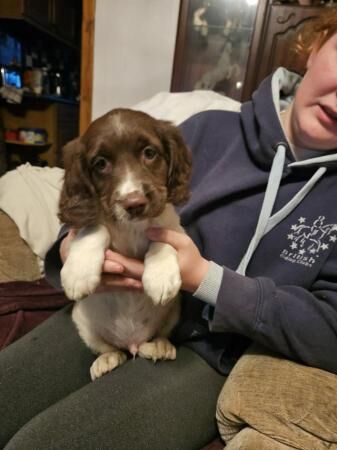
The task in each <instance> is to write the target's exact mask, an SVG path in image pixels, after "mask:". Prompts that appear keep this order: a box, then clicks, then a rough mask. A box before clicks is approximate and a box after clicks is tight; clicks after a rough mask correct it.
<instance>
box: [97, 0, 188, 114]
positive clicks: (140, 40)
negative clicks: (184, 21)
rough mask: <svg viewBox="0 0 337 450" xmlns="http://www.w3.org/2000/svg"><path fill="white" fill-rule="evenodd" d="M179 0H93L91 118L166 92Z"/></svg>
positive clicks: (168, 87) (169, 75)
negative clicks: (93, 38)
mask: <svg viewBox="0 0 337 450" xmlns="http://www.w3.org/2000/svg"><path fill="white" fill-rule="evenodd" d="M179 4H180V0H96V18H95V44H94V80H93V106H92V118H93V119H95V118H96V117H98V116H100V115H102V114H103V113H105V112H107V111H109V110H110V109H112V108H114V107H118V106H124V107H128V106H132V105H134V104H135V103H137V102H139V101H141V100H144V99H146V98H149V97H151V96H152V95H154V94H156V93H157V92H160V91H169V89H170V82H171V74H172V66H173V57H174V46H175V39H176V31H177V22H178V13H179Z"/></svg>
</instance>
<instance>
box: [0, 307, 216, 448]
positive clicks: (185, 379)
mask: <svg viewBox="0 0 337 450" xmlns="http://www.w3.org/2000/svg"><path fill="white" fill-rule="evenodd" d="M94 358H95V356H94V355H93V354H92V353H91V352H90V350H88V349H87V348H86V347H85V345H84V344H83V343H82V341H81V340H80V338H79V336H78V334H77V331H76V330H75V327H74V325H73V323H72V321H71V318H70V311H69V308H67V309H65V310H62V311H60V312H58V313H56V314H55V315H53V316H52V317H51V318H50V319H48V320H47V321H45V322H44V323H43V324H42V325H40V326H39V327H37V328H35V329H34V330H33V331H31V332H30V333H28V334H27V335H25V336H24V337H23V338H21V339H20V340H18V341H17V342H15V343H13V344H12V345H10V346H9V347H7V348H6V349H4V350H3V351H1V352H0V448H1V449H5V450H56V449H57V450H61V449H62V450H77V449H78V450H91V449H92V450H105V449H106V450H124V449H125V450H130V449H137V450H145V449H148V450H166V449H167V450H185V449H186V450H188V449H190V450H198V449H200V448H201V447H203V446H204V445H205V444H207V443H208V442H209V441H210V440H211V439H212V438H213V437H214V436H215V434H216V422H215V408H216V401H217V397H218V395H219V392H220V390H221V388H222V386H223V383H224V377H223V376H221V375H219V374H218V373H217V372H216V371H214V370H213V369H212V368H211V367H210V366H209V365H208V364H207V363H206V362H205V361H203V360H202V359H201V358H200V357H199V356H198V355H197V354H195V353H194V352H192V351H191V350H190V349H187V348H184V347H181V348H180V349H178V354H177V359H176V360H175V361H163V362H157V363H156V364H154V363H153V362H151V361H147V360H144V359H141V358H136V359H135V360H130V361H128V362H127V363H126V364H124V365H123V366H121V367H118V368H117V369H116V370H115V371H113V372H111V373H110V374H107V375H105V376H103V377H102V378H100V379H98V380H96V381H95V382H91V381H90V377H89V368H90V365H91V363H92V362H93V360H94Z"/></svg>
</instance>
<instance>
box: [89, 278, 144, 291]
mask: <svg viewBox="0 0 337 450" xmlns="http://www.w3.org/2000/svg"><path fill="white" fill-rule="evenodd" d="M115 288H118V289H120V288H125V289H135V290H140V289H142V288H143V285H142V283H141V281H139V280H135V279H134V278H129V277H124V276H120V275H110V274H109V275H107V274H106V275H104V274H103V275H102V278H101V284H100V286H99V287H98V289H97V292H104V291H107V290H109V289H111V290H114V289H115Z"/></svg>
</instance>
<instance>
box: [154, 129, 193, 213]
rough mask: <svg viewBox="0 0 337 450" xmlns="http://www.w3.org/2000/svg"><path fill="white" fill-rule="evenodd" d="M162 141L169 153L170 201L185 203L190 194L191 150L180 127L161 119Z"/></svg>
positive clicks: (168, 181)
mask: <svg viewBox="0 0 337 450" xmlns="http://www.w3.org/2000/svg"><path fill="white" fill-rule="evenodd" d="M160 124H161V136H162V142H163V143H164V146H165V148H166V150H167V153H168V162H169V169H168V180H167V189H168V201H169V202H171V203H173V204H174V205H181V204H183V203H185V202H186V201H187V200H188V199H189V196H190V192H189V181H190V177H191V169H192V157H191V152H190V151H189V149H188V148H187V146H186V144H185V142H184V139H183V137H182V135H181V132H180V130H179V128H177V127H176V126H174V125H172V124H171V123H170V122H167V121H164V120H161V121H160Z"/></svg>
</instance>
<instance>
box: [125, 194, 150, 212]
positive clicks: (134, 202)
mask: <svg viewBox="0 0 337 450" xmlns="http://www.w3.org/2000/svg"><path fill="white" fill-rule="evenodd" d="M147 203H148V200H147V198H146V197H145V196H144V195H143V194H141V193H138V192H132V193H131V194H129V195H127V196H126V197H125V198H124V199H123V200H122V202H121V204H122V206H123V208H124V209H125V211H127V212H128V213H129V214H130V215H131V216H132V217H135V216H139V215H140V214H142V213H143V212H144V209H145V207H146V205H147Z"/></svg>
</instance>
